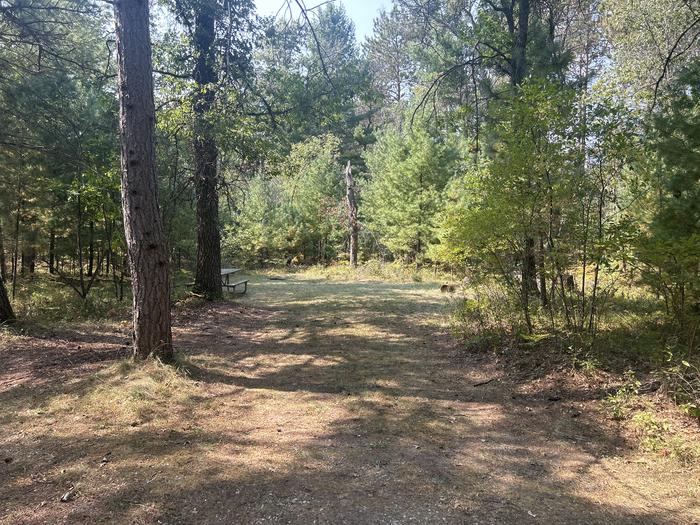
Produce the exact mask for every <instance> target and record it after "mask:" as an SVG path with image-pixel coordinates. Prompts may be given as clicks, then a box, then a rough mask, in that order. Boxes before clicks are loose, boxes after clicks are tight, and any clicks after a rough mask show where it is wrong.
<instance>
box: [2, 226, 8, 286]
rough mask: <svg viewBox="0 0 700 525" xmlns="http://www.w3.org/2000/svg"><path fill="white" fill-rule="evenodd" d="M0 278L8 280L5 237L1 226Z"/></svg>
mask: <svg viewBox="0 0 700 525" xmlns="http://www.w3.org/2000/svg"><path fill="white" fill-rule="evenodd" d="M0 278H2V280H3V281H4V280H5V279H7V259H6V258H5V236H4V235H3V230H2V224H0Z"/></svg>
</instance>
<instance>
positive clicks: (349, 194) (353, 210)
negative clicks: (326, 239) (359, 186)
mask: <svg viewBox="0 0 700 525" xmlns="http://www.w3.org/2000/svg"><path fill="white" fill-rule="evenodd" d="M345 187H346V198H347V202H348V223H349V226H350V264H351V265H352V266H353V267H356V266H357V244H358V242H357V241H358V233H359V230H360V227H359V223H358V221H357V199H356V198H355V180H354V179H353V177H352V166H351V164H350V161H348V165H347V167H346V168H345Z"/></svg>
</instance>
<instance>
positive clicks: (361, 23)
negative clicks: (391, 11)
mask: <svg viewBox="0 0 700 525" xmlns="http://www.w3.org/2000/svg"><path fill="white" fill-rule="evenodd" d="M322 1H323V0H306V6H307V7H313V6H314V5H317V4H320V3H321V2H322ZM335 1H336V2H338V3H342V4H343V5H345V9H346V10H347V12H348V14H349V15H350V17H351V18H352V21H353V22H355V32H356V33H357V41H358V42H362V41H363V40H364V39H365V37H366V36H367V35H371V34H372V25H373V21H374V18H375V17H376V16H377V15H378V14H379V10H380V9H381V8H382V7H384V9H388V8H389V7H390V5H391V0H335ZM284 2H285V0H255V5H256V6H257V8H258V13H260V14H261V15H274V14H276V13H277V11H279V9H280V7H281V6H282V5H283V4H284Z"/></svg>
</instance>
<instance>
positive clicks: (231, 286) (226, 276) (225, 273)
mask: <svg viewBox="0 0 700 525" xmlns="http://www.w3.org/2000/svg"><path fill="white" fill-rule="evenodd" d="M240 271H242V270H241V268H222V269H221V286H222V287H223V288H225V289H226V290H227V291H230V292H233V293H236V287H238V286H241V285H243V291H242V292H241V293H242V294H244V293H246V292H247V291H248V279H244V280H241V281H237V282H233V283H232V282H231V276H232V275H235V274H237V273H238V272H240Z"/></svg>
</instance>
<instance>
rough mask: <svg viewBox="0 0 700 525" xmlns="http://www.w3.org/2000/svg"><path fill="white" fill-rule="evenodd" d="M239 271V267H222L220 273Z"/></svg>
mask: <svg viewBox="0 0 700 525" xmlns="http://www.w3.org/2000/svg"><path fill="white" fill-rule="evenodd" d="M240 271H241V269H240V268H222V269H221V275H231V274H232V273H238V272H240Z"/></svg>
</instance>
